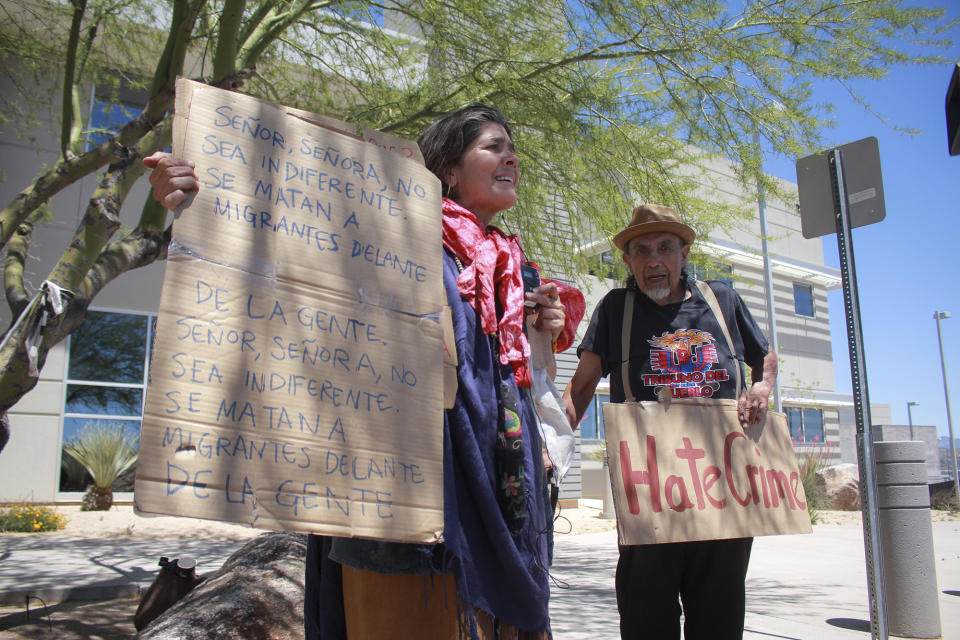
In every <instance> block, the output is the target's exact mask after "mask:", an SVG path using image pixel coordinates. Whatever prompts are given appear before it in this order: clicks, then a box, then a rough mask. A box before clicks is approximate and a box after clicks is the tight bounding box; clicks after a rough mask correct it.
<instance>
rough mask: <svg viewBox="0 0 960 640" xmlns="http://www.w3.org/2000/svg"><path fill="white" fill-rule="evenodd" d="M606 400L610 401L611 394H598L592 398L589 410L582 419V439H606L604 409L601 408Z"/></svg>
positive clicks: (588, 406)
mask: <svg viewBox="0 0 960 640" xmlns="http://www.w3.org/2000/svg"><path fill="white" fill-rule="evenodd" d="M604 402H610V396H609V395H606V394H597V395H595V396H593V398H592V399H591V400H590V404H589V405H587V410H586V411H584V413H583V420H581V421H580V439H581V440H594V441H599V440H603V439H604V437H605V436H604V433H603V410H602V409H601V406H602V405H603V403H604Z"/></svg>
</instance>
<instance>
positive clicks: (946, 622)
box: [550, 522, 960, 640]
mask: <svg viewBox="0 0 960 640" xmlns="http://www.w3.org/2000/svg"><path fill="white" fill-rule="evenodd" d="M933 534H934V549H935V554H936V562H937V580H938V583H939V600H940V621H941V630H942V633H943V636H942V637H943V638H944V640H960V522H935V523H933ZM616 565H617V536H616V532H614V531H610V532H606V533H597V534H590V535H583V536H575V537H569V538H564V537H563V536H558V537H557V542H556V557H555V558H554V564H553V571H552V574H553V576H554V577H555V579H556V580H558V581H561V582H560V583H559V584H557V586H555V588H554V589H553V594H552V597H551V604H550V617H551V620H552V621H553V629H554V636H555V637H556V638H557V640H600V639H607V638H618V637H619V616H618V614H617V604H616V594H615V593H614V586H613V580H614V572H615V570H616ZM869 620H870V613H869V599H868V595H867V574H866V561H865V560H864V547H863V532H862V529H861V528H860V527H859V526H835V525H820V526H816V527H814V532H813V534H811V535H793V536H768V537H763V538H756V539H755V540H754V544H753V553H752V555H751V559H750V570H749V573H748V575H747V615H746V633H745V634H744V638H746V639H748V640H770V639H787V640H821V639H823V640H833V639H836V640H845V639H846V640H853V639H856V638H861V639H863V638H870V626H869V625H870V623H869Z"/></svg>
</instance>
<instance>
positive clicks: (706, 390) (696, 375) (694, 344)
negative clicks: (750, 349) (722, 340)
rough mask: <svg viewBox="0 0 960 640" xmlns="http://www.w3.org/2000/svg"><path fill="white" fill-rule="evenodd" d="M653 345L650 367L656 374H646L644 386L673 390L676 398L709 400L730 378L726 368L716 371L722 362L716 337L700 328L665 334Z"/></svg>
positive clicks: (655, 391) (651, 346)
mask: <svg viewBox="0 0 960 640" xmlns="http://www.w3.org/2000/svg"><path fill="white" fill-rule="evenodd" d="M647 342H648V343H650V368H651V369H653V371H655V372H656V373H645V374H643V384H644V386H646V387H654V393H659V391H660V388H661V387H669V388H670V395H671V397H674V398H709V397H710V396H712V395H713V394H714V393H716V391H717V389H719V388H720V383H721V382H723V381H724V380H729V379H730V376H729V374H728V373H727V370H726V369H724V368H717V369H714V368H712V367H713V365H714V364H715V363H719V362H720V358H719V357H718V356H717V346H716V341H715V340H714V339H713V336H712V335H710V334H709V333H708V332H706V331H701V330H700V329H677V330H676V331H673V332H670V331H664V332H663V334H661V335H660V337H658V338H652V339H650V340H647Z"/></svg>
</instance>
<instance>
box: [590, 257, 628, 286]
mask: <svg viewBox="0 0 960 640" xmlns="http://www.w3.org/2000/svg"><path fill="white" fill-rule="evenodd" d="M620 262H621V264H622V262H623V261H622V260H621V261H620ZM587 273H589V274H590V275H592V276H594V277H596V278H607V279H610V280H617V279H619V277H620V276H621V273H620V270H619V269H618V265H617V258H615V257H614V254H613V252H612V251H604V252H603V253H598V254H596V255H593V256H590V258H588V260H587Z"/></svg>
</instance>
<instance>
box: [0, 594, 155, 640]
mask: <svg viewBox="0 0 960 640" xmlns="http://www.w3.org/2000/svg"><path fill="white" fill-rule="evenodd" d="M138 603H139V599H138V598H118V599H115V600H101V601H85V602H79V601H67V602H59V603H57V604H53V605H50V606H48V607H44V606H43V605H42V604H41V603H40V602H37V601H36V600H32V601H31V603H30V611H29V619H28V616H27V611H26V609H25V608H24V607H20V608H19V610H14V609H15V607H12V606H9V605H8V606H5V607H3V608H2V609H0V632H3V633H2V634H0V635H2V636H3V637H4V638H11V639H17V640H33V639H34V638H43V639H45V640H48V639H49V638H57V639H58V640H88V639H89V638H110V639H111V640H129V639H132V638H135V637H136V635H137V631H136V629H134V627H133V614H134V612H136V610H137V604H138Z"/></svg>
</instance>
